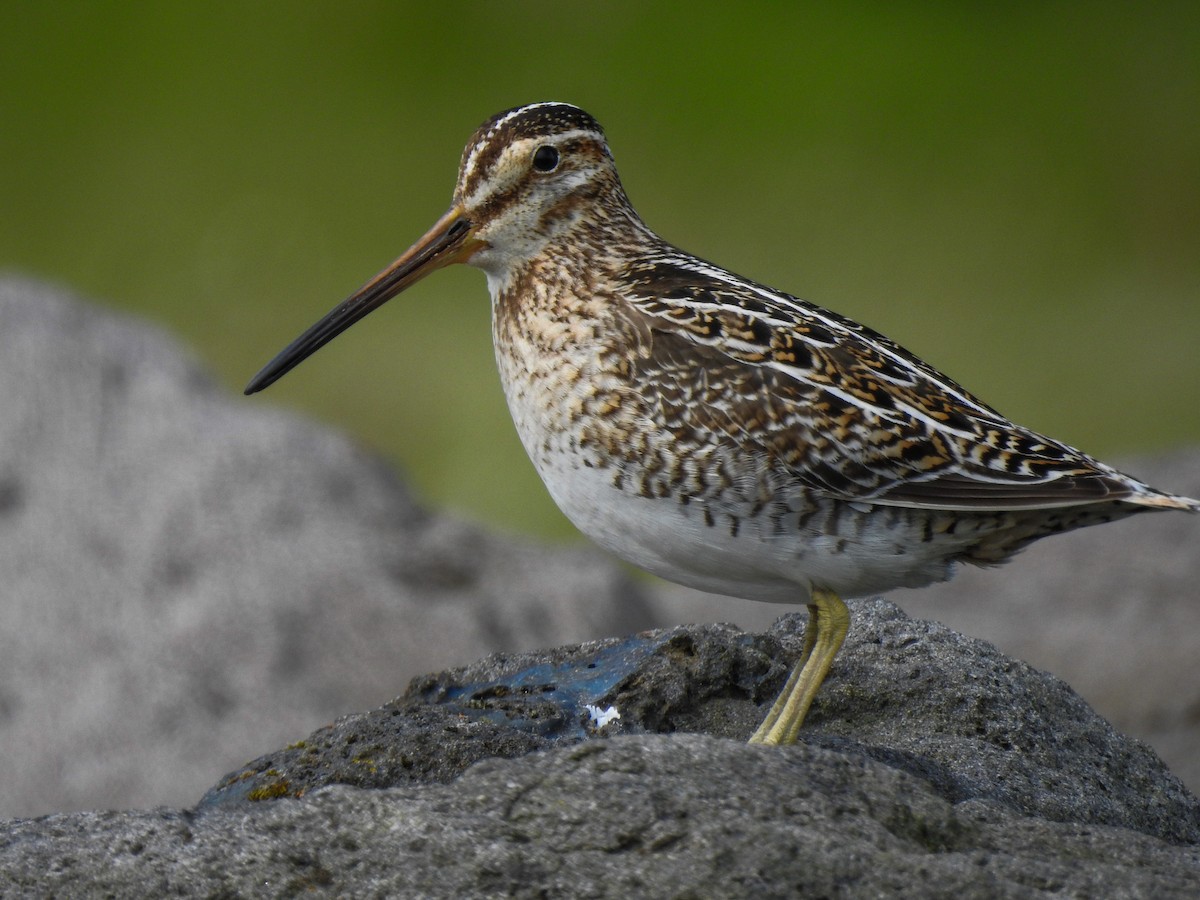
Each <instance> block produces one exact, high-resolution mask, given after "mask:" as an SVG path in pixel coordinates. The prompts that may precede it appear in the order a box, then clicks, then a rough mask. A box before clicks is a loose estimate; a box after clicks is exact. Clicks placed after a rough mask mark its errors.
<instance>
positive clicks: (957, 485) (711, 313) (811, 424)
mask: <svg viewBox="0 0 1200 900" xmlns="http://www.w3.org/2000/svg"><path fill="white" fill-rule="evenodd" d="M622 280H623V282H624V283H626V284H628V285H629V287H628V289H627V292H626V294H625V299H626V300H628V301H629V304H630V306H631V308H632V310H633V313H632V314H633V315H636V316H638V317H639V318H640V319H641V322H640V323H639V324H640V329H641V330H642V331H643V332H644V333H646V334H647V335H648V336H649V337H648V340H647V341H645V342H644V346H643V348H642V359H641V360H640V361H639V363H638V365H639V367H640V368H641V374H642V377H644V378H646V379H647V380H648V381H649V382H650V383H653V384H655V385H656V386H657V388H658V390H659V397H660V402H661V403H665V404H667V405H670V406H671V407H672V409H671V413H670V415H669V416H664V421H668V422H671V423H672V427H674V426H675V425H677V426H678V427H681V428H685V429H696V430H697V431H701V430H703V429H706V428H707V429H719V430H720V431H721V432H723V433H725V434H727V435H729V436H730V437H732V438H734V439H735V440H737V441H739V442H741V443H743V444H744V445H747V446H753V447H754V448H755V450H756V452H759V453H765V454H766V456H767V458H768V459H770V460H771V461H772V463H773V464H776V465H781V466H783V467H785V468H786V469H787V470H788V471H789V472H791V473H792V474H793V475H794V477H797V478H799V479H801V480H802V481H803V482H804V483H806V484H807V485H808V486H810V487H812V488H814V489H818V490H821V491H824V492H827V493H829V494H830V495H833V496H837V497H840V498H844V499H847V500H856V501H862V502H871V503H879V504H888V505H901V506H918V507H930V508H940V509H968V510H979V511H984V510H1015V509H1035V508H1039V507H1046V508H1052V507H1061V506H1074V505H1080V504H1088V503H1097V502H1103V501H1106V500H1120V499H1125V498H1129V497H1131V496H1135V495H1138V494H1140V493H1141V492H1142V491H1143V490H1144V491H1147V492H1152V493H1155V494H1157V492H1153V491H1152V489H1150V488H1147V487H1146V486H1144V485H1142V484H1141V483H1140V482H1137V481H1134V480H1133V479H1131V478H1128V477H1127V476H1125V475H1122V474H1121V473H1119V472H1117V471H1116V470H1115V469H1112V468H1111V467H1109V466H1106V465H1104V464H1103V463H1100V462H1098V461H1097V460H1094V459H1092V458H1091V457H1089V456H1087V455H1085V454H1083V453H1081V452H1080V451H1078V450H1075V449H1073V448H1071V447H1069V446H1067V445H1065V444H1062V443H1059V442H1058V441H1054V440H1052V439H1050V438H1047V437H1044V436H1042V435H1039V434H1037V433H1035V432H1032V431H1029V430H1028V429H1024V428H1021V427H1020V426H1017V425H1014V424H1013V423H1012V422H1010V421H1008V420H1007V419H1006V418H1005V417H1004V416H1002V415H1000V413H998V412H996V410H994V409H992V408H991V407H989V406H987V405H985V404H983V403H981V402H980V401H979V400H977V399H976V398H975V397H973V396H972V395H971V394H969V393H968V392H967V391H966V390H964V389H963V388H962V387H961V386H959V385H958V384H957V383H955V382H954V381H952V380H951V379H949V378H947V377H946V376H945V375H942V374H941V373H940V372H938V371H937V370H936V369H934V368H933V367H931V366H930V365H928V364H927V363H925V362H923V361H921V360H920V359H919V358H917V357H916V356H914V355H913V354H912V353H909V352H908V351H907V350H905V349H904V348H902V347H900V346H899V345H897V344H895V343H893V342H891V341H889V340H888V339H887V338H885V337H883V336H882V335H880V334H877V333H876V332H874V331H872V330H870V329H868V328H866V327H864V326H862V325H859V324H858V323H856V322H854V321H852V320H850V319H847V318H845V317H843V316H840V315H838V314H836V313H832V312H830V311H828V310H825V309H822V308H821V307H818V306H816V305H814V304H810V303H807V302H806V301H803V300H800V299H798V298H796V297H792V296H790V295H787V294H782V293H779V292H778V291H774V290H772V289H770V288H767V287H764V286H762V285H758V284H755V283H753V282H748V281H746V280H744V279H742V278H740V277H738V276H736V275H733V274H732V273H729V272H727V271H725V270H723V269H719V268H717V267H715V266H710V265H709V264H707V263H703V262H701V261H699V260H696V259H695V258H693V257H690V256H686V255H684V254H681V253H676V252H673V251H672V250H671V249H670V248H665V249H664V250H662V251H661V252H660V253H658V254H655V255H653V256H650V257H647V258H645V259H643V260H640V261H639V262H638V263H636V264H634V265H632V266H630V268H629V270H628V271H627V272H626V273H624V277H623V279H622Z"/></svg>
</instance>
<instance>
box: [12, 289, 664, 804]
mask: <svg viewBox="0 0 1200 900" xmlns="http://www.w3.org/2000/svg"><path fill="white" fill-rule="evenodd" d="M0 384H2V385H3V386H4V390H3V391H0V447H2V448H3V454H2V455H0V572H3V573H4V603H3V612H2V615H3V627H2V628H0V758H3V760H4V770H5V775H4V777H3V778H0V816H14V815H30V814H36V813H43V812H52V811H64V810H71V809H79V808H88V807H128V806H138V805H154V804H160V803H170V804H183V803H187V802H189V801H191V800H192V799H194V798H195V797H196V796H197V795H198V794H199V793H200V792H201V791H202V790H203V789H204V788H205V786H207V785H208V784H210V783H211V782H212V781H213V779H215V778H217V777H218V776H219V775H220V774H221V773H222V772H224V771H228V770H229V769H230V768H232V767H233V766H236V765H239V764H240V763H242V762H244V761H245V760H246V759H250V758H252V757H254V756H257V755H258V754H260V753H262V752H264V751H265V750H266V749H268V748H269V747H272V746H275V745H277V744H282V743H284V742H286V741H288V740H292V739H294V738H295V737H296V736H297V735H301V734H305V733H307V732H308V731H310V730H311V729H313V728H315V727H317V726H318V725H320V724H322V723H324V722H327V721H329V720H331V719H332V718H334V717H335V716H337V715H341V714H343V713H345V712H347V711H349V710H353V709H365V708H368V707H372V706H376V705H378V704H380V703H382V702H384V701H386V700H388V699H389V698H391V697H394V696H395V695H396V694H397V693H399V692H400V691H401V690H402V688H403V686H404V685H405V684H406V683H407V681H408V679H409V678H411V677H412V676H414V675H416V674H418V673H420V672H426V671H431V670H435V669H440V668H444V667H445V666H447V665H454V664H458V663H465V662H467V661H469V660H472V659H475V658H477V657H478V656H481V655H483V654H485V653H488V652H491V651H493V650H496V649H500V648H508V649H512V650H519V649H526V648H533V647H539V646H550V645H553V644H558V643H562V642H564V641H579V640H585V639H587V638H590V637H594V636H596V635H602V634H610V633H616V634H620V633H624V632H626V631H629V630H632V629H635V628H638V627H644V626H645V624H646V622H647V620H648V619H649V618H650V617H651V614H650V612H649V611H648V608H647V607H646V605H645V603H644V602H643V599H642V596H641V593H640V591H639V589H638V588H636V587H635V586H634V584H633V583H632V582H631V581H630V579H629V578H628V576H627V575H626V574H625V573H624V572H623V570H621V569H620V568H619V567H618V566H617V565H616V564H614V563H613V562H612V561H611V560H609V559H608V558H607V557H605V556H603V555H602V554H601V553H600V552H599V551H595V550H592V549H591V548H588V547H579V548H576V549H561V550H557V551H554V552H547V550H546V548H544V547H540V546H537V545H534V544H533V543H531V542H530V543H522V542H519V541H515V540H511V539H503V538H500V537H497V536H494V535H491V534H488V533H486V532H484V531H483V530H481V529H479V528H475V527H472V526H469V525H467V524H464V523H462V522H458V521H455V520H453V519H452V518H449V517H447V516H444V515H439V514H435V513H433V512H430V511H429V510H427V509H424V508H422V507H421V506H420V505H419V504H418V503H416V502H415V501H414V499H413V497H412V496H411V495H410V493H409V492H408V490H406V488H405V486H404V484H403V483H402V482H401V481H400V480H398V478H397V477H396V475H395V474H394V473H393V472H391V471H390V470H389V469H388V468H387V467H386V466H384V465H383V464H382V463H381V462H380V461H379V460H378V459H377V458H375V457H372V456H370V455H368V454H366V453H363V452H362V451H361V450H360V449H358V448H357V447H356V446H354V444H353V443H351V442H350V441H348V440H347V439H346V438H344V437H342V436H340V435H337V434H335V433H333V432H331V431H329V430H328V429H325V428H322V427H320V426H317V425H315V424H313V423H310V422H305V421H302V420H300V419H298V418H296V417H294V416H291V415H287V414H284V413H281V412H277V411H273V410H271V409H270V407H269V406H266V405H264V404H257V403H250V402H248V401H245V400H242V399H240V398H236V399H235V398H233V397H231V396H230V395H229V394H228V393H227V392H226V391H224V390H222V389H219V388H218V387H217V386H216V385H215V384H214V383H213V382H212V381H211V379H210V378H209V376H208V375H207V374H206V373H205V372H204V371H203V370H202V369H201V368H200V367H199V366H198V365H197V364H196V363H195V362H194V361H193V360H192V359H190V358H189V357H188V355H187V354H186V353H185V352H184V351H183V350H182V349H181V348H180V347H179V345H178V344H177V343H176V342H175V341H174V340H172V339H170V338H169V337H167V336H166V335H165V334H163V333H161V332H160V331H158V330H157V329H154V328H151V327H149V326H147V325H145V324H143V323H140V322H136V321H133V320H130V319H127V318H124V317H121V316H117V315H114V314H111V313H109V312H106V311H103V310H101V309H100V308H98V307H94V306H91V305H88V304H86V303H83V302H81V301H80V300H78V299H77V298H74V297H72V296H71V295H69V294H67V293H66V292H64V291H61V290H56V289H53V288H50V287H47V286H45V285H41V284H38V283H35V282H30V281H22V280H17V279H12V278H10V279H7V280H0Z"/></svg>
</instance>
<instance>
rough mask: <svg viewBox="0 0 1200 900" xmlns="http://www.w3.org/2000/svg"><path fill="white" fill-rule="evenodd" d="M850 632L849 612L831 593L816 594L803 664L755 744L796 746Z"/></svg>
mask: <svg viewBox="0 0 1200 900" xmlns="http://www.w3.org/2000/svg"><path fill="white" fill-rule="evenodd" d="M849 628H850V610H848V609H846V604H845V603H843V602H842V599H841V598H840V597H839V596H838V595H837V594H834V593H832V592H830V591H820V590H814V591H813V592H812V599H811V600H809V602H808V628H806V629H805V631H804V649H803V650H802V651H801V653H800V661H799V662H797V663H796V668H795V669H793V670H792V674H791V675H790V676H789V677H788V680H787V684H785V685H784V686H783V690H782V691H780V692H779V699H778V700H776V701H775V705H774V706H772V707H771V711H770V712H769V713H767V717H766V718H765V719H763V723H762V724H761V725H759V726H758V731H756V732H754V736H753V737H751V738H750V743H752V744H794V743H796V735H798V734H799V733H800V726H801V725H802V724H803V723H804V717H805V716H806V715H807V714H808V708H809V707H810V706H812V702H813V698H814V697H816V696H817V691H818V690H820V688H821V682H823V681H824V680H825V675H826V673H827V672H828V671H829V667H830V666H831V665H833V658H834V657H835V656H837V652H838V650H840V649H841V647H842V641H844V640H845V639H846V632H847V631H848V630H849Z"/></svg>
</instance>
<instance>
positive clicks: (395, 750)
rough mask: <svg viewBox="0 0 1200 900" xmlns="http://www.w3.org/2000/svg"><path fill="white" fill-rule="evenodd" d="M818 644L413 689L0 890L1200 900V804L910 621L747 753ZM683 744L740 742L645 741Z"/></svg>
mask: <svg viewBox="0 0 1200 900" xmlns="http://www.w3.org/2000/svg"><path fill="white" fill-rule="evenodd" d="M797 623H798V620H797V619H796V618H795V617H789V618H787V619H784V620H782V621H781V622H780V624H779V627H777V628H776V629H774V630H773V632H772V633H771V634H766V635H750V634H745V633H742V632H739V631H737V630H736V629H733V628H728V627H720V626H709V627H703V628H687V629H674V630H672V631H668V632H658V633H648V634H643V635H638V636H636V637H634V638H631V639H627V640H625V641H605V642H596V643H592V644H587V645H582V646H579V647H570V648H563V649H562V650H559V651H554V652H552V653H549V654H517V655H512V656H497V657H492V658H490V659H488V660H484V661H483V662H481V663H479V664H475V665H472V666H468V667H466V668H464V669H459V670H455V671H453V672H448V673H442V674H441V675H439V676H430V677H427V678H423V679H417V680H416V681H415V682H414V684H413V685H412V687H411V689H410V691H409V694H408V695H407V696H406V698H403V699H401V700H399V701H396V702H395V703H393V704H389V705H388V706H387V707H385V708H383V709H381V710H376V711H374V712H372V713H369V714H366V715H364V716H357V717H350V718H348V719H346V720H343V721H342V722H339V723H337V724H336V725H334V726H332V727H331V728H329V729H323V730H322V731H320V732H318V733H317V734H314V735H313V736H312V737H310V738H309V739H307V740H306V741H304V742H302V744H299V745H296V746H293V747H290V748H287V749H285V750H282V751H279V752H278V753H276V754H272V755H271V756H269V757H267V758H264V759H263V760H260V761H258V762H257V763H255V764H252V765H251V766H248V767H247V768H246V769H244V770H241V771H239V772H235V773H232V775H231V776H230V777H228V778H226V779H223V780H222V782H221V783H220V784H219V785H217V786H216V788H215V789H214V791H212V792H210V794H209V795H208V797H207V798H206V799H205V802H204V803H203V804H202V805H201V806H200V807H199V808H198V809H197V810H192V811H179V810H155V811H145V812H129V813H75V814H71V815H57V816H49V817H46V818H43V819H38V820H29V821H18V822H12V823H8V825H7V826H6V827H3V828H0V893H3V894H5V895H6V896H7V895H10V894H12V895H20V894H21V893H23V892H27V893H37V894H49V893H56V894H64V895H84V894H103V893H110V894H113V895H116V896H147V895H155V896H163V895H168V894H176V895H205V896H214V895H219V896H279V895H291V894H296V893H309V894H314V895H318V896H429V897H464V896H469V897H476V896H519V897H629V896H680V897H791V896H828V897H859V896H883V895H886V896H898V897H922V898H924V897H956V898H963V897H965V898H972V897H1029V896H1051V895H1053V896H1080V897H1083V896H1104V897H1114V898H1120V897H1146V898H1150V897H1154V898H1162V897H1180V898H1183V897H1192V896H1195V895H1196V892H1197V891H1200V845H1198V844H1197V843H1196V842H1197V840H1198V839H1200V801H1197V800H1196V798H1195V797H1193V796H1191V795H1190V794H1188V792H1187V791H1186V790H1185V789H1184V788H1183V787H1182V785H1181V784H1180V783H1179V782H1178V780H1177V779H1175V778H1174V777H1173V776H1172V775H1170V773H1169V772H1167V771H1166V769H1165V768H1164V767H1163V766H1162V764H1161V762H1159V761H1158V759H1157V758H1156V757H1155V756H1154V754H1153V753H1152V752H1151V751H1149V749H1148V748H1146V747H1144V746H1143V745H1141V744H1139V743H1137V742H1136V741H1130V740H1128V739H1126V738H1123V737H1122V736H1121V735H1119V734H1118V733H1117V732H1115V731H1114V730H1113V729H1112V728H1111V727H1109V726H1108V725H1107V724H1106V723H1105V722H1103V720H1101V719H1099V717H1098V716H1096V715H1095V714H1094V713H1093V712H1092V711H1091V710H1090V709H1089V708H1088V707H1087V706H1086V704H1084V703H1083V702H1082V701H1081V700H1080V699H1079V698H1078V697H1077V696H1075V695H1074V694H1073V693H1072V692H1071V691H1070V689H1069V688H1068V687H1067V686H1066V685H1065V684H1063V683H1062V682H1061V681H1059V680H1057V679H1055V678H1053V677H1051V676H1047V675H1044V674H1042V673H1039V672H1037V671H1036V670H1034V669H1032V668H1030V667H1029V666H1026V665H1024V664H1021V663H1017V662H1015V661H1012V660H1009V659H1007V658H1005V657H1003V656H1002V655H1000V654H999V653H997V652H996V651H995V650H994V649H993V648H991V647H989V646H988V645H986V644H984V643H982V642H979V641H975V640H972V639H969V638H964V637H961V636H958V635H955V634H954V633H953V632H950V631H949V630H948V629H946V628H944V627H942V626H938V625H934V624H930V623H925V622H918V621H915V620H911V619H908V618H907V617H905V616H904V615H903V614H902V613H901V612H900V611H899V610H898V609H897V608H896V607H894V606H892V605H891V604H887V603H883V602H877V603H870V604H862V605H859V606H858V608H857V609H856V611H855V619H854V623H853V631H852V632H851V635H852V637H851V639H850V641H849V642H848V644H847V647H846V650H845V656H844V658H843V659H844V664H842V665H839V666H838V667H837V669H836V670H835V672H837V673H838V674H837V675H836V676H831V678H830V682H829V684H828V685H827V687H828V688H829V689H828V690H827V691H825V692H824V693H822V695H821V696H820V697H819V698H818V702H817V704H816V706H814V709H813V713H812V716H811V719H810V722H809V723H808V725H807V726H806V729H805V731H804V732H803V735H802V738H803V739H802V742H801V743H800V744H799V745H797V746H795V747H791V748H769V747H750V746H748V745H745V744H744V743H742V738H743V737H744V734H745V733H747V732H748V731H749V730H750V729H751V728H752V727H753V725H754V722H755V720H756V719H757V717H758V715H760V714H761V712H762V710H761V709H760V708H758V705H757V704H760V703H764V704H765V703H766V702H768V701H769V700H770V695H771V693H772V692H773V691H775V690H776V689H777V688H778V686H779V681H780V680H781V678H782V676H783V675H784V674H785V671H786V666H787V664H788V663H789V662H790V658H791V657H792V656H794V654H795V653H796V652H797V651H798V649H799V643H800V642H799V635H797V634H796V633H795V632H796V625H797ZM593 691H598V692H601V693H598V694H596V693H590V692H593ZM581 700H588V701H596V702H597V705H601V706H603V705H607V704H610V703H611V704H612V705H614V706H615V707H616V708H617V709H618V710H619V711H620V713H621V718H620V719H619V720H615V721H614V722H612V723H609V724H608V725H605V726H604V727H603V728H602V729H601V733H602V734H604V735H608V737H607V738H605V737H598V738H597V737H593V736H592V735H591V733H592V732H593V731H594V728H592V727H591V726H589V725H588V724H587V721H588V719H587V716H586V715H582V716H581V715H576V713H578V712H580V711H581V707H580V706H579V704H578V703H577V702H576V701H581ZM389 723H390V724H389ZM672 728H688V729H698V730H706V731H717V732H721V733H724V734H730V735H736V737H732V738H731V737H714V736H712V735H705V734H687V733H682V732H677V733H674V734H663V735H651V734H645V733H643V732H644V730H645V729H656V730H657V729H664V730H665V729H672ZM518 736H522V737H521V738H518ZM589 738H590V739H589ZM522 741H523V742H524V746H519V744H520V743H521V742H522ZM491 750H495V751H496V752H497V753H498V754H499V756H503V757H508V758H499V757H491V758H487V757H488V756H489V755H490V751H491ZM531 750H532V751H535V752H531ZM473 760H481V761H478V762H474V764H472V762H473ZM284 781H286V782H287V784H286V786H283V783H284ZM246 785H253V786H254V787H252V788H250V789H249V790H247V789H244V788H245V786H246ZM350 785H355V786H350ZM239 786H241V789H239ZM297 795H298V797H297Z"/></svg>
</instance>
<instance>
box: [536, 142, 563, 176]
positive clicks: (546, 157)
mask: <svg viewBox="0 0 1200 900" xmlns="http://www.w3.org/2000/svg"><path fill="white" fill-rule="evenodd" d="M533 167H534V168H535V169H537V170H538V171H539V172H553V171H554V170H555V169H557V168H558V148H557V147H551V146H550V145H549V144H543V145H542V146H541V147H538V148H537V149H536V150H535V151H533Z"/></svg>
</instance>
